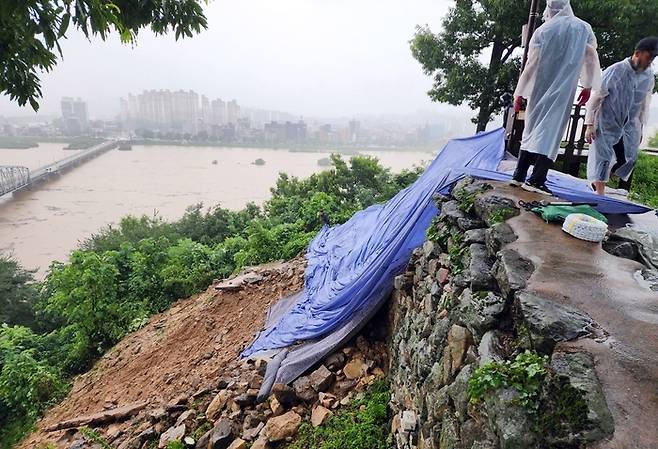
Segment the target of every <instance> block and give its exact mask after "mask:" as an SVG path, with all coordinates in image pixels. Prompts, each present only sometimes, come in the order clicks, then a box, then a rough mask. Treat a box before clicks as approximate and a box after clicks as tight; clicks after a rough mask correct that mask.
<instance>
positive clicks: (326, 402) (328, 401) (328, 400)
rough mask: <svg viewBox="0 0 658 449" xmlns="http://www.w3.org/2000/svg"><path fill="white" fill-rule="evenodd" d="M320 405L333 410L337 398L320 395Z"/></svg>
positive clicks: (331, 395)
mask: <svg viewBox="0 0 658 449" xmlns="http://www.w3.org/2000/svg"><path fill="white" fill-rule="evenodd" d="M319 400H320V405H322V406H323V407H327V408H332V407H333V406H334V404H335V403H336V401H337V398H336V396H334V395H333V394H330V393H320V395H319Z"/></svg>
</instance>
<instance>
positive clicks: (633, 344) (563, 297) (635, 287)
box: [495, 184, 658, 449]
mask: <svg viewBox="0 0 658 449" xmlns="http://www.w3.org/2000/svg"><path fill="white" fill-rule="evenodd" d="M495 192H496V193H495V194H497V195H499V196H507V197H509V198H512V199H514V200H515V201H517V202H518V200H519V199H523V200H525V201H529V200H542V199H548V197H541V198H540V195H536V194H532V193H528V192H525V191H523V190H521V189H518V188H513V187H509V186H506V185H501V184H497V185H496V189H495ZM508 223H509V225H510V226H511V227H512V229H513V230H514V232H515V233H516V234H517V236H518V237H519V238H518V240H517V241H516V242H514V243H512V244H510V245H508V247H509V248H513V249H515V250H517V251H518V252H519V253H520V254H521V255H522V256H524V257H526V258H528V259H530V260H532V261H533V263H534V264H535V272H534V273H533V275H532V277H531V278H530V281H529V283H528V286H527V288H526V289H527V290H529V291H534V292H537V293H539V294H541V295H543V296H545V297H547V298H550V299H552V300H554V301H556V302H559V303H562V304H568V305H570V306H575V307H577V308H579V309H581V310H582V311H584V312H586V313H587V314H589V315H590V316H591V317H592V318H593V319H594V320H595V321H596V322H597V323H598V325H599V326H600V327H601V328H602V329H603V331H604V332H605V336H604V337H602V338H596V339H594V338H583V339H579V340H577V341H574V342H570V343H568V344H562V345H560V346H559V347H558V348H559V349H560V350H566V351H585V352H588V353H589V354H591V355H592V356H593V357H594V360H595V364H596V371H597V374H598V376H599V379H600V381H601V383H602V385H603V388H604V391H605V394H606V400H607V402H608V407H609V408H610V411H611V412H612V415H613V417H614V421H615V433H614V435H613V437H612V439H611V440H610V441H604V442H601V443H599V444H598V445H596V446H595V447H596V448H601V449H603V448H606V449H610V448H619V449H622V448H623V449H628V448H647V449H649V448H654V449H655V448H658V292H655V291H651V290H649V289H648V288H647V287H645V286H642V285H640V283H639V282H638V281H637V280H636V278H635V276H636V273H637V272H638V270H640V269H642V268H643V266H642V265H641V264H639V263H637V262H634V261H631V260H627V259H622V258H619V257H615V256H612V255H611V254H608V253H607V252H605V251H603V249H602V248H601V244H600V243H599V244H596V243H590V242H585V241H581V240H578V239H576V238H573V237H571V236H570V235H568V234H566V233H564V232H563V231H562V229H561V226H559V225H557V224H548V223H546V222H544V221H543V220H542V219H541V218H539V217H538V216H536V215H535V214H534V213H532V212H526V211H524V210H522V211H521V215H520V216H518V217H515V218H513V219H511V220H509V221H508Z"/></svg>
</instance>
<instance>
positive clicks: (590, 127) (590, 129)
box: [585, 125, 596, 145]
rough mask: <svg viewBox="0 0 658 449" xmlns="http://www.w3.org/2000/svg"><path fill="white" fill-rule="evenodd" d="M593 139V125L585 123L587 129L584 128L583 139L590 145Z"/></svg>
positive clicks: (594, 135) (594, 137) (594, 134)
mask: <svg viewBox="0 0 658 449" xmlns="http://www.w3.org/2000/svg"><path fill="white" fill-rule="evenodd" d="M595 140H596V132H595V131H594V126H593V125H587V129H585V141H586V142H587V143H589V144H590V145H591V144H592V142H594V141H595Z"/></svg>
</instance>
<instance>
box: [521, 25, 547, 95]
mask: <svg viewBox="0 0 658 449" xmlns="http://www.w3.org/2000/svg"><path fill="white" fill-rule="evenodd" d="M540 34H541V31H540V30H537V31H536V32H535V33H534V34H533V35H532V38H531V39H530V43H529V44H528V60H527V61H526V64H525V68H524V69H523V73H521V76H520V77H519V82H518V84H517V85H516V90H515V91H514V96H515V97H523V98H526V99H527V98H529V97H530V94H531V93H532V89H533V88H534V87H535V80H536V79H537V68H538V67H539V54H540V53H541V36H540Z"/></svg>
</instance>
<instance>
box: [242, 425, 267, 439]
mask: <svg viewBox="0 0 658 449" xmlns="http://www.w3.org/2000/svg"><path fill="white" fill-rule="evenodd" d="M263 427H265V423H264V422H261V423H258V425H257V426H256V427H252V428H251V429H247V430H245V431H244V432H243V433H242V438H244V439H245V440H247V441H252V440H255V439H256V438H257V437H258V435H259V434H260V431H261V430H263Z"/></svg>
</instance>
